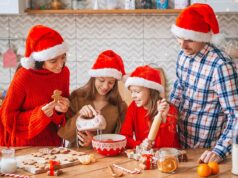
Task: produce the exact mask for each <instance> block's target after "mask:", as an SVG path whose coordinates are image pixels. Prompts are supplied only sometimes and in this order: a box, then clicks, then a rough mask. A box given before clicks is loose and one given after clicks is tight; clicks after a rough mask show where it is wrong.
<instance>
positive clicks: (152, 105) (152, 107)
mask: <svg viewBox="0 0 238 178" xmlns="http://www.w3.org/2000/svg"><path fill="white" fill-rule="evenodd" d="M149 90H150V98H149V101H148V112H147V116H149V118H150V119H151V120H153V119H154V117H155V115H156V114H157V113H158V110H157V101H158V100H161V99H162V97H161V96H160V92H159V91H158V90H154V89H149Z"/></svg>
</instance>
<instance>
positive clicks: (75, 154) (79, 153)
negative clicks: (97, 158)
mask: <svg viewBox="0 0 238 178" xmlns="http://www.w3.org/2000/svg"><path fill="white" fill-rule="evenodd" d="M72 155H73V156H82V155H86V153H85V152H73V153H72Z"/></svg>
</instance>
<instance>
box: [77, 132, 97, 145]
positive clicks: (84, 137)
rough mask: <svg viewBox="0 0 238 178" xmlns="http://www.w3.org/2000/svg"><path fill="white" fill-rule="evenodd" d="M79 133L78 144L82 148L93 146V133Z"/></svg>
mask: <svg viewBox="0 0 238 178" xmlns="http://www.w3.org/2000/svg"><path fill="white" fill-rule="evenodd" d="M77 132H78V134H77V138H78V143H79V145H80V146H83V147H86V146H89V145H91V143H92V139H93V135H92V134H91V132H89V131H85V132H80V131H77Z"/></svg>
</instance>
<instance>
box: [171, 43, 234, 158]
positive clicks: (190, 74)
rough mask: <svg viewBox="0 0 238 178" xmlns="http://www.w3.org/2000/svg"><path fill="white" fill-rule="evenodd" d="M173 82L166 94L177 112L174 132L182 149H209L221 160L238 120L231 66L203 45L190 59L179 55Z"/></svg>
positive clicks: (208, 46) (212, 47) (229, 147)
mask: <svg viewBox="0 0 238 178" xmlns="http://www.w3.org/2000/svg"><path fill="white" fill-rule="evenodd" d="M176 75H177V80H176V81H175V83H174V87H173V90H172V91H171V94H170V101H171V103H173V104H175V105H176V106H177V107H178V109H179V111H180V114H181V115H180V119H179V121H178V129H179V130H178V133H179V140H180V144H181V145H182V147H184V148H210V147H212V148H213V151H214V152H215V153H217V154H218V155H219V156H220V157H222V158H225V156H226V154H227V153H230V151H231V137H232V126H233V124H234V122H235V120H236V118H237V117H238V75H237V73H236V68H235V64H234V63H233V62H232V60H231V59H230V58H229V57H228V56H227V55H226V54H224V53H223V52H222V51H220V50H219V49H217V48H215V47H214V46H212V45H210V44H207V45H205V47H204V48H203V49H202V50H201V51H200V52H199V53H198V54H196V55H194V56H186V55H185V54H184V52H183V51H181V52H180V53H179V56H178V60H177V63H176Z"/></svg>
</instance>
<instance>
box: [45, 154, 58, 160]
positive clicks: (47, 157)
mask: <svg viewBox="0 0 238 178" xmlns="http://www.w3.org/2000/svg"><path fill="white" fill-rule="evenodd" d="M43 158H45V159H46V160H54V159H55V158H56V156H55V155H44V156H43Z"/></svg>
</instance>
